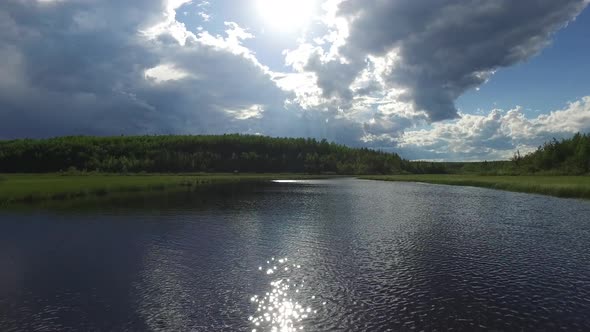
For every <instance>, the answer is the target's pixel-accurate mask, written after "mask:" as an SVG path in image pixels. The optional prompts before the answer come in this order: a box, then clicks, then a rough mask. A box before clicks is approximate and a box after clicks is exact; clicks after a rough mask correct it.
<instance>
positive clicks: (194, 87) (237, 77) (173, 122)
mask: <svg viewBox="0 0 590 332" xmlns="http://www.w3.org/2000/svg"><path fill="white" fill-rule="evenodd" d="M187 2H188V1H186V0H174V1H163V0H138V1H133V2H127V1H125V2H121V1H114V0H87V1H79V0H67V1H59V2H52V3H48V2H44V3H40V2H38V1H36V0H6V1H3V2H2V4H0V18H2V19H1V20H0V22H1V23H0V27H1V28H2V29H0V45H2V46H0V55H2V59H3V61H2V62H1V63H0V70H1V72H2V75H1V76H0V117H2V119H3V121H1V122H0V135H1V136H3V137H5V138H9V137H45V136H53V135H64V134H123V133H124V134H137V133H221V132H226V131H239V132H246V131H248V130H249V128H248V125H249V124H246V123H243V124H240V121H241V120H243V119H246V118H250V117H245V116H244V115H243V114H242V113H239V114H237V113H236V114H234V113H230V112H227V110H231V109H249V108H250V107H252V105H261V106H260V107H261V108H262V107H264V108H265V109H266V108H269V109H273V110H276V111H280V110H283V102H284V99H285V96H286V94H285V92H284V91H283V90H282V89H280V88H278V87H277V86H276V84H275V83H274V81H273V80H272V78H271V76H270V73H269V72H268V71H267V69H266V68H265V67H264V66H262V65H261V64H260V63H259V62H258V61H257V60H256V58H255V56H254V54H253V53H252V52H250V51H249V50H248V49H247V48H245V47H244V46H243V45H242V44H241V43H242V41H243V40H244V39H246V38H251V37H253V36H252V35H251V34H249V33H248V32H246V31H245V30H244V29H242V28H241V27H239V26H238V25H237V24H235V23H227V24H226V26H227V30H226V32H225V36H217V35H215V36H213V35H211V34H209V33H207V32H206V31H205V32H202V33H200V34H199V35H195V34H193V33H192V32H190V31H188V30H187V29H186V27H185V26H184V24H182V23H180V22H178V21H177V20H176V18H175V15H176V11H175V10H176V9H177V8H179V7H180V6H182V5H184V4H186V3H187ZM252 118H258V117H256V116H252Z"/></svg>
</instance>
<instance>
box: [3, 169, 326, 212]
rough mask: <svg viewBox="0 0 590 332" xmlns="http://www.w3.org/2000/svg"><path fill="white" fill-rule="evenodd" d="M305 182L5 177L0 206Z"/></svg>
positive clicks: (233, 177) (228, 177) (229, 177)
mask: <svg viewBox="0 0 590 332" xmlns="http://www.w3.org/2000/svg"><path fill="white" fill-rule="evenodd" d="M285 178H289V179H303V178H317V176H313V177H312V176H306V175H293V174H178V175H168V174H133V175H117V174H96V173H89V174H14V175H13V174H10V175H9V174H4V175H0V179H2V180H1V181H0V205H8V204H12V203H33V202H39V201H44V200H69V199H76V198H82V197H87V196H97V197H101V196H107V195H111V194H113V193H134V192H144V191H164V190H167V189H171V188H182V187H186V188H191V187H197V186H203V185H208V184H222V183H237V182H244V181H253V182H257V181H269V180H272V179H285Z"/></svg>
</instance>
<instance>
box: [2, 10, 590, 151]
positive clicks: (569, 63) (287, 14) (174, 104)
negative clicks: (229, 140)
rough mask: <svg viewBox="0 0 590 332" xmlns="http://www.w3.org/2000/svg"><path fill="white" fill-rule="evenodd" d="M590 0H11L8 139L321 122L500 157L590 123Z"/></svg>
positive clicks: (329, 130) (241, 129) (298, 128)
mask: <svg viewBox="0 0 590 332" xmlns="http://www.w3.org/2000/svg"><path fill="white" fill-rule="evenodd" d="M588 4H589V0H563V1H554V0H523V1H517V2H515V1H511V0H496V1H492V2H490V1H488V0H475V1H473V0H469V1H468V0H449V1H438V0H425V1H419V2H416V1H414V0H392V1H380V0H251V1H235V0H231V1H230V0H218V1H215V0H209V1H203V0H192V1H191V0H129V1H125V2H121V1H117V0H4V1H2V3H0V59H2V60H1V61H0V74H2V75H0V139H12V138H23V137H51V136H59V135H120V134H127V135H132V134H220V133H235V132H238V133H245V134H260V135H270V136H311V137H316V138H327V139H328V140H331V141H335V142H338V143H342V144H347V145H351V146H366V147H370V148H376V149H383V150H387V151H395V152H398V153H400V154H401V155H402V156H403V157H406V158H409V159H421V160H491V159H505V158H508V157H510V156H511V155H512V154H513V153H514V151H516V150H517V149H518V150H521V151H524V152H527V151H531V150H533V149H535V148H536V147H537V146H538V145H540V144H542V142H544V141H546V140H549V139H551V138H553V137H558V138H560V137H568V136H571V135H573V134H574V133H575V132H578V131H582V132H589V131H590V88H589V87H590V61H588V60H587V59H590V12H589V10H588V9H587V8H586V7H587V6H588Z"/></svg>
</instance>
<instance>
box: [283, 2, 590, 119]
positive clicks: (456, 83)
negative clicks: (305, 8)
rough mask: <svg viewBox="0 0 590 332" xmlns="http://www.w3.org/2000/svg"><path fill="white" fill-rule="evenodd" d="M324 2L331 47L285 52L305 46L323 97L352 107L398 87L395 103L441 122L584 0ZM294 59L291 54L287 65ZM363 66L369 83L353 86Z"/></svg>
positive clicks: (542, 41) (532, 51) (540, 44)
mask: <svg viewBox="0 0 590 332" xmlns="http://www.w3.org/2000/svg"><path fill="white" fill-rule="evenodd" d="M329 4H330V5H331V7H330V8H331V11H329V17H328V18H327V20H328V21H329V22H332V25H331V28H330V30H329V31H330V32H329V33H328V34H327V35H326V37H325V38H323V39H320V40H321V43H323V42H325V40H332V43H333V45H332V48H331V49H329V50H327V49H326V47H325V45H321V43H320V44H318V45H317V46H313V45H312V44H313V43H309V42H308V43H305V44H303V45H302V46H301V47H300V49H298V50H295V51H294V53H293V54H294V55H291V58H294V57H297V56H298V57H299V58H301V56H302V55H304V54H305V53H307V59H306V60H305V63H306V64H305V66H304V67H303V69H302V70H305V71H310V72H313V73H315V74H316V76H317V84H318V86H319V87H320V88H321V90H322V96H323V97H324V98H326V99H330V98H338V99H339V100H340V101H341V103H342V105H343V107H354V103H353V100H354V99H355V98H356V97H357V96H358V95H359V94H360V95H362V94H368V93H371V92H377V93H379V92H383V91H398V93H399V98H398V99H397V100H398V101H399V102H405V103H408V104H409V105H411V106H412V107H413V108H414V110H415V111H416V112H420V111H423V112H426V113H427V114H428V117H429V119H430V120H431V121H440V120H445V119H452V118H456V117H457V116H458V113H457V109H456V108H455V105H454V102H455V100H456V99H457V98H458V97H459V96H460V95H462V94H463V93H464V92H465V91H467V90H469V89H471V88H476V87H478V86H479V85H481V84H482V83H484V82H485V81H486V80H488V79H489V78H490V77H491V76H492V75H493V73H494V72H495V71H496V70H498V69H499V68H503V67H508V66H512V65H514V64H516V63H519V62H522V61H525V60H527V59H529V58H530V57H532V56H534V55H536V54H538V53H539V51H540V50H542V49H543V48H544V47H545V46H547V44H548V43H549V42H550V39H551V37H552V35H553V34H554V33H555V31H557V30H558V29H560V28H561V27H563V26H564V25H566V24H567V23H568V22H570V21H571V20H572V19H574V18H575V17H576V16H577V15H578V14H579V13H580V12H581V11H582V10H583V9H584V7H585V6H587V4H588V1H587V0H564V1H554V0H536V1H512V0H497V1H487V0H470V1H464V0H453V1H437V0H428V1H414V0H396V1H380V0H332V1H330V2H329ZM330 15H331V16H330ZM342 20H344V21H345V23H343V22H342ZM288 59H289V58H288ZM301 62H302V60H301V59H299V60H297V61H293V60H291V63H293V64H294V65H297V64H299V63H301ZM298 67H299V68H301V65H299V66H294V68H296V69H297V68H298ZM300 70H301V69H300ZM365 71H369V72H372V73H373V74H374V76H375V77H374V79H373V83H372V84H370V85H367V86H365V87H364V88H358V87H356V90H355V81H357V80H358V78H359V76H361V75H362V73H363V72H365Z"/></svg>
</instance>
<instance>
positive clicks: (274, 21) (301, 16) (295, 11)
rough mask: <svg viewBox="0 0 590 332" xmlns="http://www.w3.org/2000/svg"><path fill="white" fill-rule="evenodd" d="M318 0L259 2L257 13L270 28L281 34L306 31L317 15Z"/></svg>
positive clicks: (262, 0) (264, 0)
mask: <svg viewBox="0 0 590 332" xmlns="http://www.w3.org/2000/svg"><path fill="white" fill-rule="evenodd" d="M316 7H317V3H316V0H257V11H258V12H259V14H260V16H261V18H262V19H263V20H264V22H265V23H266V24H267V25H268V27H269V28H272V29H275V30H277V31H281V32H292V31H296V30H300V29H304V28H305V27H306V26H307V25H308V24H309V23H310V22H311V21H312V19H313V17H314V15H315V14H316Z"/></svg>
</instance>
